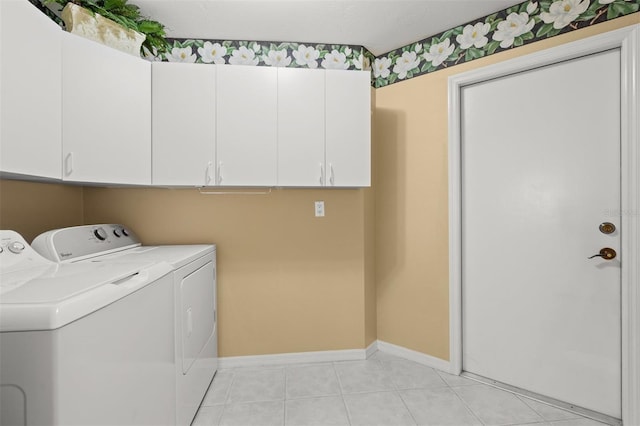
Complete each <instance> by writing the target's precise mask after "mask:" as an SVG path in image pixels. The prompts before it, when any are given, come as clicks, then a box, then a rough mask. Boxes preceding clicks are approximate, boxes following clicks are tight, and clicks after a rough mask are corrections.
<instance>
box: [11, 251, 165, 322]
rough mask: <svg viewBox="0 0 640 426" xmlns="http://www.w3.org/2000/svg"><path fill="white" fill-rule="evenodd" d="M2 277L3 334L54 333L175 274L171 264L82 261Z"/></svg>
mask: <svg viewBox="0 0 640 426" xmlns="http://www.w3.org/2000/svg"><path fill="white" fill-rule="evenodd" d="M35 272H36V271H34V270H30V271H24V272H21V271H18V272H16V273H7V274H2V277H1V281H2V288H3V292H2V294H1V295H0V331H25V330H52V329H56V328H59V327H62V326H64V325H66V324H68V323H70V322H72V321H75V320H77V319H78V318H81V317H83V316H85V315H88V314H90V313H92V312H94V311H96V310H98V309H101V308H103V307H104V306H107V305H109V304H111V303H113V302H115V301H117V300H118V299H120V298H122V297H125V296H127V295H128V294H131V293H133V292H134V291H136V290H139V289H140V288H142V287H144V286H146V285H148V284H151V283H152V282H154V281H155V280H157V279H159V278H161V277H162V276H164V275H166V274H168V273H169V272H171V267H170V266H169V265H168V264H166V263H152V262H80V263H74V264H61V265H56V266H55V267H53V268H51V267H49V268H41V269H40V270H39V271H37V272H38V273H39V275H37V276H33V274H34V273H35Z"/></svg>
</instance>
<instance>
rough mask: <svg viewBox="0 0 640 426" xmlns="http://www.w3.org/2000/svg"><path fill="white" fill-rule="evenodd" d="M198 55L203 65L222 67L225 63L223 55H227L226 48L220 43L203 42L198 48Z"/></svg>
mask: <svg viewBox="0 0 640 426" xmlns="http://www.w3.org/2000/svg"><path fill="white" fill-rule="evenodd" d="M198 53H199V54H200V58H202V62H204V63H205V64H218V65H222V64H226V63H227V61H226V60H225V59H224V55H226V54H227V48H226V47H224V46H222V45H221V44H220V43H211V42H210V41H205V42H204V45H203V46H202V47H198Z"/></svg>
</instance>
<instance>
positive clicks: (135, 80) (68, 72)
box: [62, 33, 151, 185]
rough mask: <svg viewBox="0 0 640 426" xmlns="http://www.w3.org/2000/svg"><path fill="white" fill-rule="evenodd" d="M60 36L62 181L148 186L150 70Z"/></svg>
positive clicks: (118, 54)
mask: <svg viewBox="0 0 640 426" xmlns="http://www.w3.org/2000/svg"><path fill="white" fill-rule="evenodd" d="M63 35H64V37H63V39H62V88H63V91H62V111H63V114H62V129H63V131H62V147H63V164H62V166H63V179H64V180H68V181H77V182H94V183H122V184H144V185H148V184H150V183H151V64H150V63H149V62H147V61H145V60H143V59H140V58H136V57H134V56H131V55H128V54H126V53H122V52H120V51H118V50H115V49H112V48H110V47H106V46H103V45H101V44H98V43H94V42H92V41H90V40H86V39H83V38H80V37H76V36H74V35H72V34H68V33H64V34H63Z"/></svg>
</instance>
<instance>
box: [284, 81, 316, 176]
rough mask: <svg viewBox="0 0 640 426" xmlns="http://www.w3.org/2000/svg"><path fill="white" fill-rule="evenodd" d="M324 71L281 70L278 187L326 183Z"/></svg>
mask: <svg viewBox="0 0 640 426" xmlns="http://www.w3.org/2000/svg"><path fill="white" fill-rule="evenodd" d="M324 80H325V72H324V71H323V70H308V69H300V68H279V69H278V186H306V187H309V186H323V185H324V184H325V176H326V174H325V164H324V163H325V159H324V121H325V120H324V114H325V112H324V110H325V107H324V92H325V88H324Z"/></svg>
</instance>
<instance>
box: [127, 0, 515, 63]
mask: <svg viewBox="0 0 640 426" xmlns="http://www.w3.org/2000/svg"><path fill="white" fill-rule="evenodd" d="M521 2H522V1H517V0H342V1H340V0H280V1H275V0H132V1H131V3H134V4H137V5H138V6H140V9H141V11H142V13H143V14H144V15H147V16H149V17H150V18H151V19H154V20H156V21H160V22H162V23H163V24H165V26H166V30H167V36H168V37H173V38H199V39H216V40H256V41H290V42H307V43H325V44H355V45H360V46H365V47H366V48H367V49H369V51H371V52H372V53H373V54H375V55H380V54H382V53H386V52H388V51H390V50H393V49H396V48H398V47H402V46H405V45H407V44H410V43H412V42H415V41H418V40H421V39H424V38H426V37H429V36H431V35H436V34H438V33H440V32H442V31H446V30H448V29H450V28H453V27H456V26H458V25H461V24H465V23H467V22H469V21H472V20H474V19H478V18H482V17H484V16H486V15H489V14H491V13H494V12H497V11H499V10H502V9H506V8H507V7H509V6H513V5H515V4H519V3H521Z"/></svg>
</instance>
